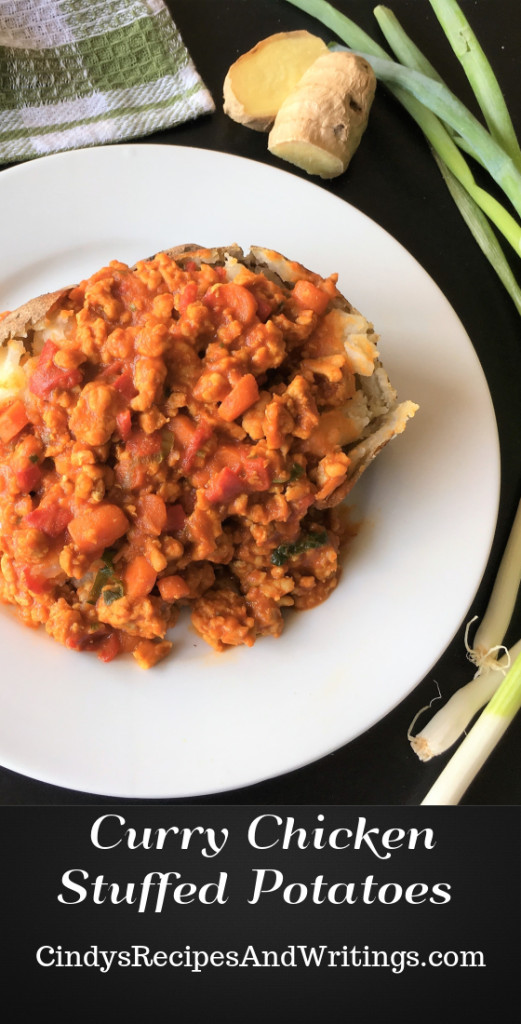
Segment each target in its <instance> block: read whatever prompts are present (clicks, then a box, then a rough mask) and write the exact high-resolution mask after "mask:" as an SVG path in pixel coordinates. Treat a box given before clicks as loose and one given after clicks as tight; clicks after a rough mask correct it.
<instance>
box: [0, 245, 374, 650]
mask: <svg viewBox="0 0 521 1024" xmlns="http://www.w3.org/2000/svg"><path fill="white" fill-rule="evenodd" d="M227 277H230V274H229V272H228V271H227V270H225V268H224V267H223V266H220V265H213V266H212V265H209V264H205V263H200V262H199V261H198V262H195V261H194V260H191V259H187V258H184V259H183V260H182V261H181V260H179V261H178V262H176V261H175V260H174V259H173V258H172V257H170V256H168V255H167V254H165V253H161V254H159V255H158V256H156V257H155V258H154V259H152V260H150V261H146V262H145V261H143V262H141V263H139V264H137V267H136V268H133V269H131V268H129V267H127V266H126V265H124V264H122V263H119V262H112V263H111V264H109V265H108V266H107V267H105V268H104V269H102V270H100V271H99V273H96V274H94V275H93V276H92V277H91V278H89V280H85V281H83V282H82V283H81V284H80V285H79V286H78V287H75V288H73V289H72V290H69V291H68V292H66V293H65V295H64V297H63V298H62V299H60V301H59V302H58V304H57V305H56V306H55V307H54V308H53V309H52V310H51V312H50V314H49V316H48V318H47V322H46V325H45V328H44V330H43V331H42V332H40V345H39V354H37V355H27V357H25V362H24V360H22V362H24V371H25V376H26V385H25V387H24V388H23V389H22V390H21V391H20V393H19V394H18V396H17V397H15V398H14V399H12V398H11V399H10V400H9V402H8V403H6V404H5V403H4V405H3V407H2V408H0V491H1V493H0V554H1V573H0V597H1V599H2V600H3V601H4V602H7V603H9V604H12V605H15V606H16V607H17V610H18V612H19V615H20V616H21V618H22V619H23V621H24V622H25V623H27V624H28V625H31V626H36V625H39V624H43V625H44V626H45V629H46V630H47V632H48V633H49V635H50V636H52V637H54V639H55V640H57V641H59V642H60V643H62V644H65V646H66V647H69V648H73V649H75V650H78V651H94V652H96V653H97V655H98V656H99V658H101V659H102V660H103V661H110V660H111V659H112V658H114V657H115V656H116V655H118V654H119V653H120V652H132V654H133V655H134V657H135V658H136V660H137V662H138V664H139V665H141V666H142V667H144V668H148V667H149V666H151V665H154V664H155V663H156V662H158V661H159V660H160V659H162V658H163V657H164V656H165V655H166V654H167V653H168V651H169V649H170V647H171V643H170V642H169V641H168V640H166V639H165V635H166V633H167V630H169V629H170V628H171V627H172V626H174V624H175V622H176V619H177V617H178V613H179V608H180V606H182V605H186V604H188V605H189V606H190V608H191V614H192V621H193V625H194V627H195V629H196V630H197V631H198V633H199V634H200V635H201V636H202V637H204V639H205V640H206V641H207V642H208V643H209V644H211V645H212V646H213V647H214V648H215V649H216V650H224V649H226V648H227V647H228V646H229V645H236V644H247V645H252V644H253V643H254V641H255V639H256V637H258V636H262V635H266V634H271V635H274V636H278V635H279V634H280V633H281V631H282V628H283V617H282V611H283V609H284V608H285V607H287V606H293V607H295V608H298V609H305V608H310V607H312V606H313V605H316V604H317V603H318V602H321V601H323V600H324V599H325V598H326V597H327V596H328V595H329V594H330V592H331V591H332V589H333V588H334V587H335V585H336V583H337V580H338V559H337V556H338V549H339V544H340V539H341V533H342V530H341V527H340V520H339V519H338V517H337V516H336V515H335V512H334V509H333V508H332V506H333V505H334V504H335V501H336V495H337V494H338V497H339V498H340V496H341V484H342V483H343V481H345V478H346V471H347V467H348V464H349V459H348V457H347V455H345V453H344V452H343V451H342V449H341V448H340V446H339V445H338V444H337V445H334V444H333V445H331V446H329V447H328V446H327V445H326V446H325V447H324V444H322V445H321V444H320V443H319V442H317V428H318V430H319V429H320V428H319V427H318V425H319V420H320V415H321V410H322V409H324V408H326V409H327V410H329V412H328V415H330V412H331V410H332V409H335V407H337V406H340V405H341V404H343V403H345V401H346V398H348V397H349V395H350V394H352V392H353V387H354V384H353V380H354V375H353V373H352V372H351V371H350V370H349V367H348V365H347V360H346V359H345V358H344V357H343V356H341V355H336V356H335V357H334V358H333V361H332V362H331V359H330V361H329V364H328V361H327V359H326V360H324V359H321V360H320V359H319V360H318V362H319V363H321V364H322V365H321V366H319V367H318V370H317V366H316V365H313V364H314V363H315V364H316V363H317V359H316V358H315V357H316V355H317V353H316V350H315V348H314V342H313V339H314V337H316V336H317V331H318V329H319V327H320V323H321V321H322V320H323V317H324V314H325V313H326V310H327V309H328V308H330V303H331V300H332V299H333V298H334V297H335V296H336V295H338V293H337V291H336V285H335V280H336V278H335V276H334V275H333V276H332V277H331V278H329V279H327V280H323V279H321V278H319V277H318V276H316V275H311V274H309V279H308V280H302V281H297V283H296V284H295V286H294V287H293V288H292V289H291V288H289V287H287V286H285V285H283V284H281V283H280V282H276V283H275V281H272V280H270V279H269V278H268V277H267V276H264V275H263V274H261V273H258V272H255V273H254V272H253V271H252V270H250V269H249V268H247V267H246V266H243V265H240V266H238V267H236V268H235V272H234V275H233V279H231V280H229V279H227ZM326 364H327V365H326ZM339 488H340V490H339Z"/></svg>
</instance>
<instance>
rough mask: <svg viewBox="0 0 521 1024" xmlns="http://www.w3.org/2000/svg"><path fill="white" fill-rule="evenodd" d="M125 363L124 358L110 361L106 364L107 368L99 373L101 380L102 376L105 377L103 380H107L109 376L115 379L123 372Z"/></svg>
mask: <svg viewBox="0 0 521 1024" xmlns="http://www.w3.org/2000/svg"><path fill="white" fill-rule="evenodd" d="M124 365H125V364H124V362H123V360H122V359H116V360H115V361H114V362H113V363H109V365H108V366H106V367H105V369H104V370H102V371H101V373H98V380H100V379H101V378H103V380H106V379H107V377H108V378H109V379H110V378H111V377H112V379H113V380H115V379H116V377H117V375H118V374H120V373H121V371H122V369H123V367H124Z"/></svg>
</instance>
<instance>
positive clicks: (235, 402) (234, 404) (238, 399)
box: [219, 373, 259, 423]
mask: <svg viewBox="0 0 521 1024" xmlns="http://www.w3.org/2000/svg"><path fill="white" fill-rule="evenodd" d="M258 397H259V387H258V384H257V381H256V380H255V377H254V376H253V373H245V374H244V376H243V377H240V378H239V380H238V381H237V383H236V384H234V385H233V387H232V390H231V391H230V394H229V395H227V396H226V398H225V399H223V401H222V402H221V404H220V406H219V416H220V417H221V419H223V420H225V421H226V422H227V423H231V422H232V420H235V419H237V416H241V414H242V413H243V412H246V409H249V408H250V405H253V403H254V402H256V401H257V399H258Z"/></svg>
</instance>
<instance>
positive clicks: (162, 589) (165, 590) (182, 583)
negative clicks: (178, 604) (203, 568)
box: [157, 576, 190, 602]
mask: <svg viewBox="0 0 521 1024" xmlns="http://www.w3.org/2000/svg"><path fill="white" fill-rule="evenodd" d="M157 586H158V589H159V593H160V594H161V597H162V598H163V601H169V602H171V601H179V600H180V599H181V598H182V597H188V594H189V593H190V587H189V586H188V583H187V582H186V580H184V579H183V577H182V576H163V577H162V578H161V579H160V580H158V583H157Z"/></svg>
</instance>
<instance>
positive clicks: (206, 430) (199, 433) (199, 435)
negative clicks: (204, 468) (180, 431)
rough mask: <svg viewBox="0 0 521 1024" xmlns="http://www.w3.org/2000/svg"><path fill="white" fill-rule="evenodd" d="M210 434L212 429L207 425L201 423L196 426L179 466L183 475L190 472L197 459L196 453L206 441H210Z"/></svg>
mask: <svg viewBox="0 0 521 1024" xmlns="http://www.w3.org/2000/svg"><path fill="white" fill-rule="evenodd" d="M212 433H213V428H212V427H211V426H210V424H209V423H205V422H202V423H198V424H197V426H196V428H195V430H194V432H193V434H192V436H191V438H190V440H189V442H188V444H187V446H186V448H185V451H184V455H183V457H182V459H181V463H180V465H181V469H182V471H183V473H189V472H190V470H191V468H192V466H193V464H194V462H195V459H196V457H197V452H198V451H199V450H200V449H201V448H202V446H203V444H205V443H206V441H209V440H210V438H211V436H212Z"/></svg>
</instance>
